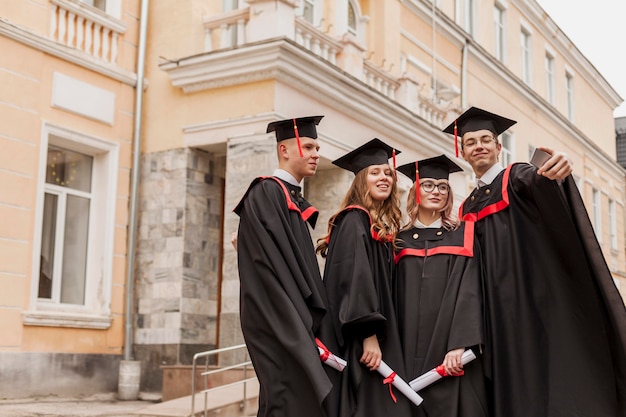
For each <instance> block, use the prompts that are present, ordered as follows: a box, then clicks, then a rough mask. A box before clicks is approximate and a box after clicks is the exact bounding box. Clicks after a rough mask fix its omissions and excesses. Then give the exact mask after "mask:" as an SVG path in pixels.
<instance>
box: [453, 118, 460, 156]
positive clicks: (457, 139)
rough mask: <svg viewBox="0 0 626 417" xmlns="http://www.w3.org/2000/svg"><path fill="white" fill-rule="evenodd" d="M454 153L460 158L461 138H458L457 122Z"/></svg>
mask: <svg viewBox="0 0 626 417" xmlns="http://www.w3.org/2000/svg"><path fill="white" fill-rule="evenodd" d="M454 153H455V154H456V157H457V158H458V157H459V137H458V136H457V129H456V120H455V121H454Z"/></svg>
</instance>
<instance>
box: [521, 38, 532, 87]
mask: <svg viewBox="0 0 626 417" xmlns="http://www.w3.org/2000/svg"><path fill="white" fill-rule="evenodd" d="M521 47H522V81H524V82H525V83H526V84H527V85H531V82H532V51H531V36H530V32H528V31H527V30H526V29H525V28H522V32H521Z"/></svg>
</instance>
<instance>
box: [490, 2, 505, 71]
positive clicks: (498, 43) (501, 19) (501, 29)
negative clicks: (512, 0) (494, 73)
mask: <svg viewBox="0 0 626 417" xmlns="http://www.w3.org/2000/svg"><path fill="white" fill-rule="evenodd" d="M493 26H494V42H495V45H494V56H495V57H496V59H497V60H498V61H500V62H505V51H506V7H504V6H503V5H502V4H501V3H499V2H496V3H495V5H494V7H493Z"/></svg>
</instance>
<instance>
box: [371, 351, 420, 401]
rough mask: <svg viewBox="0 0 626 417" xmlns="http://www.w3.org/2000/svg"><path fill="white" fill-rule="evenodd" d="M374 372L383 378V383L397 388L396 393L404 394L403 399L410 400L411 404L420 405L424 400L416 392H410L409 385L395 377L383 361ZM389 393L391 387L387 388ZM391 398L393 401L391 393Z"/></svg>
mask: <svg viewBox="0 0 626 417" xmlns="http://www.w3.org/2000/svg"><path fill="white" fill-rule="evenodd" d="M376 370H377V371H378V373H379V374H381V375H382V376H383V377H384V378H385V379H384V380H383V383H385V384H389V383H391V384H392V385H393V386H394V387H396V388H398V391H400V392H401V393H402V394H404V396H405V397H407V398H408V399H409V400H411V402H412V403H413V404H415V405H420V404H421V403H422V401H424V399H423V398H422V397H420V396H419V395H418V394H417V392H415V391H414V390H412V389H411V387H410V386H409V384H407V383H406V381H405V380H404V379H402V378H400V377H399V376H398V375H396V373H395V372H394V371H393V369H391V368H390V367H389V365H387V364H386V363H385V362H384V361H380V366H379V367H378V369H376ZM389 391H390V392H391V387H389ZM391 398H393V399H394V401H395V397H394V395H393V393H391Z"/></svg>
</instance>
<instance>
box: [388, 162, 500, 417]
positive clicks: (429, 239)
mask: <svg viewBox="0 0 626 417" xmlns="http://www.w3.org/2000/svg"><path fill="white" fill-rule="evenodd" d="M398 171H400V172H402V173H403V174H405V175H406V176H407V177H409V178H410V179H411V180H412V181H413V186H412V187H411V189H410V190H409V196H408V199H407V210H406V211H407V214H408V217H409V222H408V224H407V225H406V226H405V227H404V228H403V230H402V231H401V232H400V233H399V234H398V248H397V252H396V256H395V262H396V271H395V272H396V285H395V299H396V304H397V311H398V325H399V329H400V339H401V341H402V347H403V352H404V362H405V364H406V369H407V374H408V375H409V376H410V378H411V379H413V378H415V377H418V376H420V375H422V374H424V373H426V372H428V371H430V370H431V369H433V368H436V367H437V366H439V365H441V364H443V368H444V370H445V372H446V373H447V374H448V375H451V376H446V377H444V378H443V379H442V380H440V381H437V382H436V383H434V384H432V385H431V386H428V387H427V388H425V389H424V390H421V391H420V392H419V394H420V395H421V396H422V397H423V398H424V402H423V403H422V405H421V406H420V407H415V408H413V416H416V417H417V416H424V417H426V416H427V417H459V416H473V417H480V416H487V415H488V408H487V398H486V393H485V383H484V374H483V369H482V364H481V359H480V350H481V348H482V344H483V343H484V338H483V313H482V288H481V283H480V253H479V247H478V245H476V244H475V242H474V223H472V222H459V221H458V219H457V217H456V215H454V214H453V213H452V207H453V203H454V202H453V194H452V190H451V189H450V184H449V182H448V178H449V175H450V174H451V173H453V172H459V171H462V169H461V167H459V166H458V165H457V164H455V163H454V162H453V161H451V160H450V159H449V158H448V157H446V156H445V155H440V156H436V157H433V158H428V159H422V160H420V161H416V162H411V163H409V164H405V165H402V166H400V167H398ZM466 349H474V350H475V354H476V356H478V358H477V359H475V360H473V361H472V362H470V363H468V364H467V366H465V367H464V366H463V365H462V363H461V357H462V355H463V353H464V352H465V350H466ZM461 374H462V375H461Z"/></svg>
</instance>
